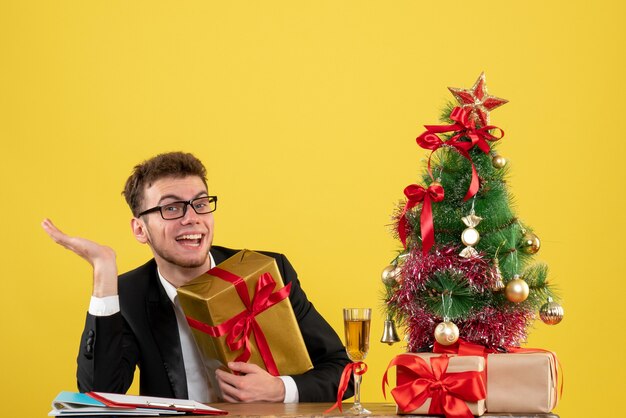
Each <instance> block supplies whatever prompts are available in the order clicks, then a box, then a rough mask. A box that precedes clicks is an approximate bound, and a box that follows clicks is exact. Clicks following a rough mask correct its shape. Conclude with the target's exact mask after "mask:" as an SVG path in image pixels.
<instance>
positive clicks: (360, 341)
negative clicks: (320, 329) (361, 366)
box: [343, 308, 372, 415]
mask: <svg viewBox="0 0 626 418" xmlns="http://www.w3.org/2000/svg"><path fill="white" fill-rule="evenodd" d="M371 317H372V309H371V308H344V310H343V325H344V330H345V334H346V352H347V353H348V357H349V358H350V360H352V361H354V362H358V361H363V360H365V357H367V352H368V351H369V348H370V320H371ZM348 413H350V414H353V415H365V414H371V412H370V411H368V410H367V409H365V408H363V405H361V375H357V374H356V373H354V405H353V406H352V408H350V410H349V411H348Z"/></svg>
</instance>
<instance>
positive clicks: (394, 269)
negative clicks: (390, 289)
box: [381, 264, 400, 286]
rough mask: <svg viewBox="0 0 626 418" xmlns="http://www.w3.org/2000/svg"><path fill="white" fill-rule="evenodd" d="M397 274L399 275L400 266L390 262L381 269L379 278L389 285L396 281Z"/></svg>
mask: <svg viewBox="0 0 626 418" xmlns="http://www.w3.org/2000/svg"><path fill="white" fill-rule="evenodd" d="M399 275H400V267H398V266H394V265H393V264H390V265H388V266H387V267H385V268H384V269H383V272H382V274H381V279H382V281H383V283H384V284H385V286H391V285H392V284H394V283H395V282H396V281H397V278H398V276H399Z"/></svg>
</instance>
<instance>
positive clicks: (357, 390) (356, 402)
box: [353, 373, 361, 408]
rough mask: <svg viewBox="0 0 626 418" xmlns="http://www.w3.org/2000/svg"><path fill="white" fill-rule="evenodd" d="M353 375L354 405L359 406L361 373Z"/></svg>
mask: <svg viewBox="0 0 626 418" xmlns="http://www.w3.org/2000/svg"><path fill="white" fill-rule="evenodd" d="M353 376H354V406H355V407H357V408H359V407H361V375H360V374H359V375H357V374H356V373H354V374H353Z"/></svg>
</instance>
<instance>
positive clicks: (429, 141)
mask: <svg viewBox="0 0 626 418" xmlns="http://www.w3.org/2000/svg"><path fill="white" fill-rule="evenodd" d="M450 119H452V120H453V121H454V122H455V123H453V124H451V125H425V126H424V127H425V128H426V132H424V133H422V134H421V135H420V136H418V137H417V138H416V141H417V144H418V145H419V146H420V147H422V148H424V149H429V150H431V151H432V152H431V153H430V157H428V172H429V173H430V176H431V177H433V175H432V171H431V169H430V159H431V157H432V155H433V153H434V152H435V151H437V150H438V149H439V148H441V147H443V146H448V147H452V148H454V149H456V150H457V151H458V152H459V154H461V155H462V156H463V157H465V158H466V159H467V160H468V161H469V162H470V164H471V165H472V180H471V181H470V185H469V188H468V190H467V193H466V194H465V197H464V200H467V199H470V198H471V197H472V196H474V195H475V194H476V193H477V192H478V188H479V182H478V173H477V172H476V167H475V166H474V161H473V160H472V157H471V156H470V155H469V151H470V150H471V149H472V148H474V147H475V146H477V147H478V148H479V149H480V150H481V151H482V152H484V153H485V154H487V153H489V150H490V149H491V148H490V147H489V143H488V142H487V141H492V142H493V141H497V140H499V139H501V138H502V137H503V136H504V131H503V130H502V129H500V128H498V127H496V126H492V125H487V126H483V127H481V128H476V125H475V122H474V120H472V119H471V118H470V111H469V109H468V108H461V107H455V108H454V109H453V110H452V113H451V114H450ZM493 129H495V130H497V131H499V136H495V135H492V134H491V133H490V132H489V131H491V130H493ZM445 132H454V135H453V136H452V138H450V139H448V140H447V141H445V142H444V141H442V140H441V138H439V136H438V135H437V134H440V133H445ZM462 138H468V139H469V142H468V141H461V139H462Z"/></svg>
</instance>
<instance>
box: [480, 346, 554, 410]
mask: <svg viewBox="0 0 626 418" xmlns="http://www.w3.org/2000/svg"><path fill="white" fill-rule="evenodd" d="M556 366H557V365H556V356H555V355H553V354H552V353H548V352H526V353H510V354H509V353H506V354H489V355H488V356H487V410H488V411H489V412H493V413H548V412H550V411H552V410H553V409H554V408H555V407H556V404H557V401H558V396H557V392H558V388H557V385H558V383H557V367H556Z"/></svg>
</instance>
